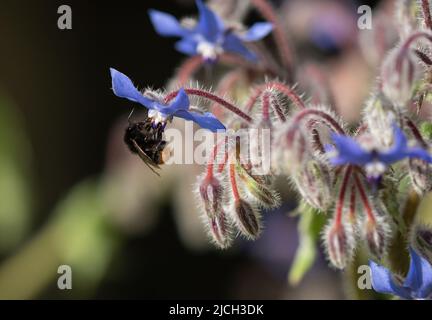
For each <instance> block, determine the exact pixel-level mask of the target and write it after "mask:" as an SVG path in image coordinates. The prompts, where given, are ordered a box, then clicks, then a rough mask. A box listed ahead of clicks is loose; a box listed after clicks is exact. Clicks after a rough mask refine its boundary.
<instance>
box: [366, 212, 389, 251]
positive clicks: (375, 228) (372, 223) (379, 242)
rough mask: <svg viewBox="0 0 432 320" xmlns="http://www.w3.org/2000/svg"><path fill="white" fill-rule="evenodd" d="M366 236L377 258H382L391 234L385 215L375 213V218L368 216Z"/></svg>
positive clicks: (369, 246)
mask: <svg viewBox="0 0 432 320" xmlns="http://www.w3.org/2000/svg"><path fill="white" fill-rule="evenodd" d="M363 232H364V238H365V239H366V242H367V245H368V248H369V251H370V252H371V253H372V254H373V255H374V256H375V257H377V258H381V257H382V256H383V255H384V254H385V252H386V249H387V245H388V239H389V236H390V226H389V224H388V222H387V219H386V217H385V216H384V215H381V214H374V218H373V219H372V218H371V217H366V218H365V221H364V226H363Z"/></svg>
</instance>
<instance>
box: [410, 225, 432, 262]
mask: <svg viewBox="0 0 432 320" xmlns="http://www.w3.org/2000/svg"><path fill="white" fill-rule="evenodd" d="M410 242H411V245H412V246H413V247H414V249H416V250H417V251H418V252H419V253H420V255H421V256H423V257H425V258H426V259H427V260H428V261H429V262H430V263H431V264H432V227H431V226H428V225H424V224H416V225H415V226H414V227H413V230H412V231H411V241H410Z"/></svg>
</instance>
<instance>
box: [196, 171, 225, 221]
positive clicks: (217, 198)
mask: <svg viewBox="0 0 432 320" xmlns="http://www.w3.org/2000/svg"><path fill="white" fill-rule="evenodd" d="M199 179H202V181H201V182H200V183H199V185H198V195H199V200H200V202H201V203H202V205H203V209H204V211H205V212H206V214H207V216H208V217H209V218H210V219H213V218H214V217H216V216H217V215H218V214H219V212H220V211H222V206H223V198H224V188H223V186H222V184H221V181H220V180H219V179H217V178H216V177H215V176H214V175H213V174H210V175H209V174H204V176H203V177H200V178H199Z"/></svg>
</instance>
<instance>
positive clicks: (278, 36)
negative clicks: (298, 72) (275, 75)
mask: <svg viewBox="0 0 432 320" xmlns="http://www.w3.org/2000/svg"><path fill="white" fill-rule="evenodd" d="M252 3H253V5H254V6H255V7H256V8H257V10H258V11H259V12H260V13H261V14H262V16H263V17H264V18H266V19H267V20H268V21H269V22H271V23H272V24H273V38H274V40H275V42H276V45H277V48H278V50H279V55H280V58H281V60H282V64H283V65H284V67H285V68H287V70H288V71H291V69H292V61H293V55H292V52H291V48H290V46H289V44H288V40H287V38H286V36H285V32H284V27H283V25H282V24H281V22H280V20H279V18H278V16H277V14H276V12H275V10H274V8H273V6H272V5H271V4H270V3H269V2H268V1H266V0H252Z"/></svg>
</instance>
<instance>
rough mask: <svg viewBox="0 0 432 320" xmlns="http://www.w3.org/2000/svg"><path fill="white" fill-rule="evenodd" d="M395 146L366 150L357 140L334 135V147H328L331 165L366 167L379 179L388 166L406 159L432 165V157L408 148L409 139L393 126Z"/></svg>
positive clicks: (414, 148)
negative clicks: (422, 161) (413, 159)
mask: <svg viewBox="0 0 432 320" xmlns="http://www.w3.org/2000/svg"><path fill="white" fill-rule="evenodd" d="M393 137H394V142H393V145H392V146H391V147H390V148H388V149H385V150H379V149H378V148H369V149H366V148H364V147H363V146H362V145H361V144H360V143H358V142H357V141H356V140H355V139H353V138H351V137H348V136H345V135H340V134H332V136H331V138H332V140H333V143H334V147H333V146H329V145H328V146H326V151H327V152H328V155H329V156H330V162H331V164H333V165H335V166H340V165H345V164H352V165H358V166H364V167H365V169H366V171H367V173H368V176H370V177H373V178H377V177H379V176H381V175H382V174H383V173H384V171H385V169H386V168H387V166H389V165H391V164H392V163H395V162H398V161H400V160H403V159H405V158H418V159H421V160H424V161H426V162H429V163H432V157H431V155H430V154H429V153H428V152H427V151H426V150H425V149H423V148H420V147H410V146H408V142H407V139H406V137H405V134H404V133H403V132H402V130H401V129H400V128H399V127H398V126H396V125H393Z"/></svg>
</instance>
